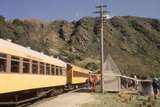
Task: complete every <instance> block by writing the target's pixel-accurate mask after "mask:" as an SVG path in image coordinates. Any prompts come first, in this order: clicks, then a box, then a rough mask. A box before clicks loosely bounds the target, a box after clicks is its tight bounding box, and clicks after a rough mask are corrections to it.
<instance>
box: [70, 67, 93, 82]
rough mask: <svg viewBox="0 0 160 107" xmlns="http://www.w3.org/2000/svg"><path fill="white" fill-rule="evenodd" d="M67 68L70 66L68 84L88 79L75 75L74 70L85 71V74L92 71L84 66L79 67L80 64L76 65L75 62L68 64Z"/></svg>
mask: <svg viewBox="0 0 160 107" xmlns="http://www.w3.org/2000/svg"><path fill="white" fill-rule="evenodd" d="M67 68H69V69H68V71H67V83H68V84H80V83H85V82H86V80H87V79H88V78H87V77H75V76H74V75H73V72H74V71H76V72H81V73H85V74H89V72H91V71H89V70H88V69H85V68H82V67H78V66H75V65H73V64H67Z"/></svg>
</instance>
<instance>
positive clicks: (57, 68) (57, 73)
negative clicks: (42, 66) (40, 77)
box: [55, 66, 59, 75]
mask: <svg viewBox="0 0 160 107" xmlns="http://www.w3.org/2000/svg"><path fill="white" fill-rule="evenodd" d="M55 75H59V67H58V66H56V74H55Z"/></svg>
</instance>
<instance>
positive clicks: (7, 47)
mask: <svg viewBox="0 0 160 107" xmlns="http://www.w3.org/2000/svg"><path fill="white" fill-rule="evenodd" d="M66 67H67V65H66V63H65V62H63V61H61V60H59V59H56V58H53V57H50V56H47V55H44V54H43V53H39V52H36V51H34V50H31V49H30V48H25V47H23V46H20V45H17V44H14V43H12V42H10V41H6V40H3V39H0V101H1V99H2V98H1V96H3V95H5V94H9V93H18V92H23V91H25V90H34V91H35V90H39V89H40V90H42V89H45V90H48V89H53V88H54V87H56V88H57V87H58V88H61V90H62V89H63V88H64V86H65V85H66V82H67V80H66V79H67V78H66ZM16 95H17V94H16Z"/></svg>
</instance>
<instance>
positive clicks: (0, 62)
mask: <svg viewBox="0 0 160 107" xmlns="http://www.w3.org/2000/svg"><path fill="white" fill-rule="evenodd" d="M0 72H6V54H2V53H0Z"/></svg>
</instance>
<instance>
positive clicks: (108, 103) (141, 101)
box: [81, 93, 160, 107]
mask: <svg viewBox="0 0 160 107" xmlns="http://www.w3.org/2000/svg"><path fill="white" fill-rule="evenodd" d="M95 97H96V101H94V102H91V103H86V104H83V105H82V106H81V107H160V98H158V99H157V100H152V101H148V98H147V97H144V96H140V95H133V94H124V93H120V94H116V93H105V94H104V95H102V94H95Z"/></svg>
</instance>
